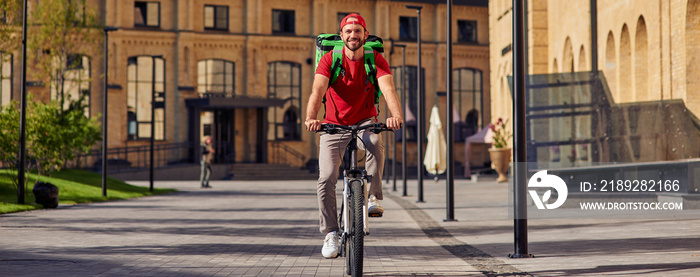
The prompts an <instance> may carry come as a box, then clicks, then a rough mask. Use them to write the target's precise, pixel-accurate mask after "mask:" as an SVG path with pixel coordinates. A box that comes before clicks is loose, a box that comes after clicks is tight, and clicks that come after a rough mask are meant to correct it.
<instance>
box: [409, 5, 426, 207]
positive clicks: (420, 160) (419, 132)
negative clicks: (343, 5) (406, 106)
mask: <svg viewBox="0 0 700 277" xmlns="http://www.w3.org/2000/svg"><path fill="white" fill-rule="evenodd" d="M406 8H409V9H415V10H416V12H417V13H418V19H417V21H418V24H417V25H418V26H417V30H416V31H417V35H416V36H417V43H418V54H417V56H418V63H417V64H418V65H417V66H418V69H417V71H418V73H417V75H418V77H417V78H416V83H417V87H418V88H417V89H418V95H417V97H418V122H417V123H418V126H417V127H416V135H417V140H418V144H417V147H418V149H417V150H418V151H416V152H418V166H417V169H418V201H417V202H419V203H421V202H424V201H423V137H424V136H423V122H424V121H425V118H424V116H423V110H424V109H423V105H424V104H425V103H423V102H424V101H423V100H424V97H423V90H422V87H421V77H422V74H421V73H422V72H421V48H420V46H421V45H420V43H421V34H420V10H421V9H423V6H412V5H407V6H406Z"/></svg>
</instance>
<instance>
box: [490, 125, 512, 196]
mask: <svg viewBox="0 0 700 277" xmlns="http://www.w3.org/2000/svg"><path fill="white" fill-rule="evenodd" d="M506 126H508V119H506V120H503V118H500V117H499V118H498V121H496V123H493V124H491V126H490V128H491V132H493V142H492V143H491V148H489V155H490V156H491V168H493V169H494V170H496V172H497V173H498V179H496V181H497V182H499V183H502V182H507V181H508V177H507V175H506V174H507V173H508V165H509V164H510V155H511V151H510V148H508V141H509V140H510V138H511V137H513V135H512V134H511V133H510V132H508V130H507V129H506Z"/></svg>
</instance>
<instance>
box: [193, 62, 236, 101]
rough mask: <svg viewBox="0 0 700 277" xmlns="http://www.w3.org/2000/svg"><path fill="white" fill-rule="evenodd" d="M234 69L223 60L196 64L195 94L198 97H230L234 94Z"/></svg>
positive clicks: (232, 64) (232, 65) (230, 63)
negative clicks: (196, 93) (197, 94)
mask: <svg viewBox="0 0 700 277" xmlns="http://www.w3.org/2000/svg"><path fill="white" fill-rule="evenodd" d="M235 73H236V67H235V64H234V63H233V62H229V61H225V60H216V59H210V60H201V61H199V62H197V92H198V93H199V97H232V96H233V95H234V94H235V93H236V86H235V76H236V74H235Z"/></svg>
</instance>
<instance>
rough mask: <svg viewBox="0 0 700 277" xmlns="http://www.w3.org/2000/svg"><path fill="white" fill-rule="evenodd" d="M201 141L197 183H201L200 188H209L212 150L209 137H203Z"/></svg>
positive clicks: (212, 157)
mask: <svg viewBox="0 0 700 277" xmlns="http://www.w3.org/2000/svg"><path fill="white" fill-rule="evenodd" d="M202 141H203V142H202V145H201V148H202V149H201V151H202V162H201V163H202V170H201V173H200V175H199V181H200V182H201V183H202V188H211V186H210V185H209V177H211V161H212V159H214V148H213V147H212V146H211V137H208V136H207V137H204V139H203V140H202Z"/></svg>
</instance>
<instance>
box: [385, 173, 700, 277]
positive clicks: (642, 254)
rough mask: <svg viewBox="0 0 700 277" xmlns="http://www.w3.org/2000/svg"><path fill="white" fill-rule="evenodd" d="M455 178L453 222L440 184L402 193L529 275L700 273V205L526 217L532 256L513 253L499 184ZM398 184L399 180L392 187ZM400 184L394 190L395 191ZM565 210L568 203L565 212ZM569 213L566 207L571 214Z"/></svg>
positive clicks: (456, 233)
mask: <svg viewBox="0 0 700 277" xmlns="http://www.w3.org/2000/svg"><path fill="white" fill-rule="evenodd" d="M479 180H480V181H479V182H471V181H467V180H456V181H455V186H454V187H455V211H454V218H455V219H456V220H457V221H455V222H444V221H443V220H444V219H445V218H446V216H447V209H446V205H445V199H446V189H445V187H446V183H445V181H444V180H440V181H439V182H438V183H435V182H434V181H433V180H425V181H424V201H425V202H424V203H416V202H415V201H416V200H417V182H416V181H415V180H409V182H408V195H409V196H408V197H403V199H406V200H409V201H411V202H412V203H415V205H416V206H417V207H419V208H420V209H421V210H422V211H425V212H426V213H427V214H428V215H429V216H430V217H431V218H432V219H433V220H434V221H435V222H437V223H438V224H439V225H440V227H442V228H444V229H445V230H447V231H448V232H449V233H450V234H451V235H452V236H453V237H454V238H456V239H457V240H459V241H462V242H464V243H465V244H467V245H469V246H473V247H475V248H477V249H479V250H481V251H483V252H485V253H487V254H488V255H490V256H491V257H494V258H495V259H499V260H501V261H502V262H503V263H507V264H509V265H511V266H513V267H515V268H517V269H518V270H519V271H520V273H524V272H527V273H529V274H531V275H533V276H603V275H604V276H700V235H698V234H700V211H698V210H684V211H682V212H678V213H674V215H671V216H669V217H666V218H660V217H648V218H645V217H644V216H641V217H639V216H637V217H628V216H625V215H622V216H618V217H612V218H593V217H590V218H589V217H586V218H576V217H568V218H567V217H563V218H556V219H529V220H528V241H529V244H528V247H529V253H531V254H533V255H535V258H531V259H510V258H507V256H508V254H512V253H514V236H513V219H512V218H509V212H510V211H511V209H512V207H511V206H509V204H508V196H509V195H508V194H509V193H511V192H509V190H508V185H507V184H506V183H496V182H495V181H494V180H493V179H489V178H480V179H479ZM401 187H402V184H399V188H401ZM401 193H402V189H399V192H396V194H398V195H400V194H401ZM571 211H572V210H569V212H571ZM572 214H573V213H572Z"/></svg>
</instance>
